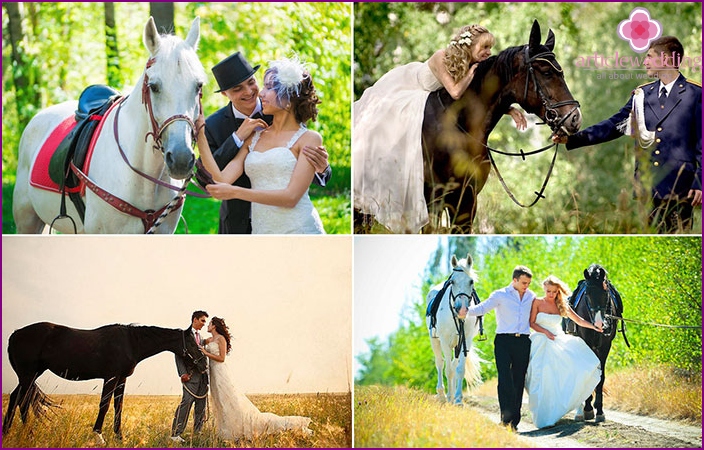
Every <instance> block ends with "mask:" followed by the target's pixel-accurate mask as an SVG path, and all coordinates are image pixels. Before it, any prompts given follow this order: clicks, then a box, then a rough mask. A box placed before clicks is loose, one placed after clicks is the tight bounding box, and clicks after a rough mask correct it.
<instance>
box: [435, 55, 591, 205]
mask: <svg viewBox="0 0 704 450" xmlns="http://www.w3.org/2000/svg"><path fill="white" fill-rule="evenodd" d="M528 52H529V47H528V46H527V45H526V46H525V48H524V58H525V62H526V66H527V74H526V85H525V89H524V92H523V98H524V99H525V100H527V99H528V85H529V84H530V81H531V80H532V81H533V86H534V88H535V92H536V94H537V95H538V97H539V98H540V100H541V102H542V104H543V107H544V108H545V119H544V120H545V122H544V124H547V125H548V126H549V127H550V129H551V130H552V131H553V133H555V132H556V131H557V130H559V129H560V128H561V127H562V125H563V124H564V123H565V121H566V120H567V119H568V118H569V117H570V116H572V114H574V112H575V111H576V110H577V109H578V108H579V102H578V101H577V100H574V99H573V100H564V101H561V102H556V103H550V102H548V100H547V98H548V97H547V96H546V95H545V93H544V91H543V89H542V86H541V84H540V83H539V82H538V79H537V78H536V76H535V71H534V69H533V65H532V63H533V62H535V61H538V60H540V61H545V62H547V63H548V64H550V65H551V66H552V67H553V69H555V70H556V71H558V72H562V70H561V69H558V68H557V67H555V65H554V64H552V63H551V62H550V61H549V60H548V59H546V57H553V59H554V58H555V54H554V53H553V52H543V53H538V54H537V55H533V57H530V56H529V54H528ZM438 101H439V102H440V105H441V106H442V107H443V109H445V110H447V108H446V107H445V105H444V104H443V103H442V99H441V98H440V96H439V95H438ZM572 104H574V105H575V106H574V108H572V110H571V111H570V112H569V113H567V114H566V115H565V116H564V117H563V118H562V120H560V122H558V123H557V124H556V123H555V121H556V120H557V118H558V117H559V116H558V115H557V112H556V108H559V107H561V106H565V105H572ZM539 125H543V124H542V123H541V124H539ZM457 126H458V128H459V129H460V130H461V131H462V132H463V133H464V134H466V135H467V136H469V137H471V138H472V139H474V140H475V141H477V142H479V143H480V144H481V145H482V146H483V147H484V148H486V149H487V150H488V152H487V154H488V156H489V161H490V162H491V166H492V167H493V168H494V172H496V176H497V177H498V179H499V182H500V183H501V186H502V187H503V189H504V191H505V192H506V194H507V195H508V196H509V198H510V199H511V200H512V201H513V202H514V203H515V204H517V205H518V206H520V207H522V208H530V207H532V206H533V205H535V204H536V203H538V201H539V200H540V199H541V198H545V195H544V194H543V193H544V192H545V189H546V188H547V185H548V181H549V180H550V176H551V175H552V170H553V168H554V167H555V161H556V160H557V150H558V144H556V143H552V144H549V145H546V146H545V147H542V148H539V149H537V150H532V151H529V152H525V151H523V149H520V150H519V152H506V151H502V150H498V149H495V148H492V147H489V146H488V145H486V144H485V143H484V142H482V141H481V140H479V139H477V138H475V137H474V136H472V135H471V134H470V133H469V131H467V130H466V129H465V128H464V127H463V126H462V125H461V124H459V123H458V124H457ZM552 147H555V151H554V153H553V156H552V160H551V161H550V167H549V168H548V172H547V174H546V175H545V179H544V180H543V184H542V186H541V187H540V191H535V192H534V194H535V199H534V200H533V202H532V203H530V204H523V203H521V202H520V201H518V199H517V198H516V196H515V195H514V194H513V192H512V191H511V189H510V188H509V187H508V184H507V183H506V181H505V180H504V178H503V176H502V175H501V172H500V171H499V168H498V166H497V165H496V161H495V160H494V157H493V156H492V153H498V154H500V155H505V156H520V157H521V159H522V160H523V161H525V160H526V156H531V155H536V154H539V153H542V152H544V151H547V150H549V149H551V148H552Z"/></svg>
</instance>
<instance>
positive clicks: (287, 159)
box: [244, 125, 325, 234]
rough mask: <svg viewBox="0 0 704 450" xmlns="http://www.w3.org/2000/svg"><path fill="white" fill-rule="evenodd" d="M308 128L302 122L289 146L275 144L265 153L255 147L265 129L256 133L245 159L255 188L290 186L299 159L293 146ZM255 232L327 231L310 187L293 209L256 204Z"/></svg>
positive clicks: (268, 188)
mask: <svg viewBox="0 0 704 450" xmlns="http://www.w3.org/2000/svg"><path fill="white" fill-rule="evenodd" d="M306 131H307V129H306V128H305V127H304V126H303V125H301V128H300V129H299V130H298V131H297V132H296V134H294V135H293V137H292V138H291V140H290V141H289V142H288V144H287V145H286V147H274V148H271V149H268V150H266V151H262V152H260V151H257V150H254V147H255V146H256V145H257V142H258V141H259V137H260V136H261V131H257V132H256V134H255V135H254V138H253V139H252V143H251V144H250V146H249V153H248V154H247V157H246V158H245V160H244V171H245V173H246V174H247V176H248V177H249V179H250V181H251V182H252V189H261V190H267V191H271V190H280V189H286V187H287V186H288V184H289V182H290V181H291V177H292V175H293V169H294V168H295V167H296V162H297V159H296V157H295V156H294V155H293V153H291V146H293V144H295V143H296V141H297V140H298V139H299V138H300V137H301V136H302V135H303V133H305V132H306ZM252 233H253V234H325V229H324V228H323V223H322V222H321V220H320V216H319V215H318V211H317V210H316V209H315V206H313V203H312V202H311V201H310V197H309V196H308V191H307V190H306V192H305V193H304V194H303V196H302V197H301V199H300V200H299V201H298V203H297V204H296V206H294V207H293V208H284V207H282V206H271V205H263V204H260V203H252Z"/></svg>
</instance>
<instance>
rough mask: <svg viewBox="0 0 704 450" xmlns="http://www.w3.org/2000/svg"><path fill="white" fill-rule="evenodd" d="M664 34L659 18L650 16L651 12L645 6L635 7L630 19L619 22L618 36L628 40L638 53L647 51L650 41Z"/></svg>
mask: <svg viewBox="0 0 704 450" xmlns="http://www.w3.org/2000/svg"><path fill="white" fill-rule="evenodd" d="M660 35H662V26H661V25H660V22H658V21H657V20H653V19H651V18H650V12H649V11H648V10H647V9H645V8H635V9H634V10H633V11H631V14H630V16H629V17H628V19H626V20H623V21H621V23H619V24H618V37H620V38H621V39H623V40H624V41H628V43H629V44H630V45H631V48H632V49H633V51H635V52H636V53H645V52H647V51H648V47H650V42H652V41H653V40H655V39H657V38H659V37H660Z"/></svg>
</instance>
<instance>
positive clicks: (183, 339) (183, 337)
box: [181, 330, 208, 399]
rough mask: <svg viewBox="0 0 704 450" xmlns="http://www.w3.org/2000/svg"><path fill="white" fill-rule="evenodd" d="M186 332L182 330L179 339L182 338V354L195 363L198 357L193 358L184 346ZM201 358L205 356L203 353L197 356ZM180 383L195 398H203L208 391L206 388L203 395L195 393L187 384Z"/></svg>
mask: <svg viewBox="0 0 704 450" xmlns="http://www.w3.org/2000/svg"><path fill="white" fill-rule="evenodd" d="M186 333H187V331H186V330H183V333H181V339H182V341H183V356H188V357H189V358H191V359H192V360H193V363H194V364H195V363H196V362H197V361H198V359H196V358H194V357H193V355H191V354H190V353H188V349H187V348H186ZM202 358H206V356H205V355H203V356H201V358H199V359H202ZM182 385H183V388H184V389H185V390H186V391H187V392H188V393H189V394H191V395H192V396H193V397H195V398H197V399H203V398H205V397H207V396H208V391H207V390H206V391H205V394H203V395H196V394H195V393H193V391H191V390H190V389H189V388H188V386H186V384H185V383H182Z"/></svg>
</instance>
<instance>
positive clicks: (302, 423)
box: [206, 342, 312, 440]
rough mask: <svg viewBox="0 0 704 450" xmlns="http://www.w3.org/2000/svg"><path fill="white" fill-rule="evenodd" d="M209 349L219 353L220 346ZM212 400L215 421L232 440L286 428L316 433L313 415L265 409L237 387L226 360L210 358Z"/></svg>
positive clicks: (219, 434)
mask: <svg viewBox="0 0 704 450" xmlns="http://www.w3.org/2000/svg"><path fill="white" fill-rule="evenodd" d="M206 349H207V350H208V351H209V352H210V353H213V354H216V355H219V354H220V348H219V346H218V344H217V343H216V342H211V343H209V344H208V345H207V346H206ZM209 367H210V369H209V370H210V404H211V405H212V407H213V415H214V417H215V425H216V428H217V434H218V436H219V437H221V438H223V439H228V440H234V439H239V438H243V437H244V438H247V439H251V438H252V437H254V436H257V435H262V434H273V433H278V432H280V431H285V430H302V431H304V432H307V433H312V431H311V430H310V429H309V428H308V425H309V424H310V422H311V419H310V418H309V417H301V416H277V415H276V414H272V413H268V412H261V411H259V409H258V408H257V407H256V406H254V404H253V403H252V402H251V401H249V399H248V398H247V397H246V396H245V395H244V394H242V393H240V392H238V391H237V388H236V387H235V384H234V382H233V381H232V378H231V376H230V373H229V372H228V369H227V364H226V363H225V362H217V361H213V360H210V365H209Z"/></svg>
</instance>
